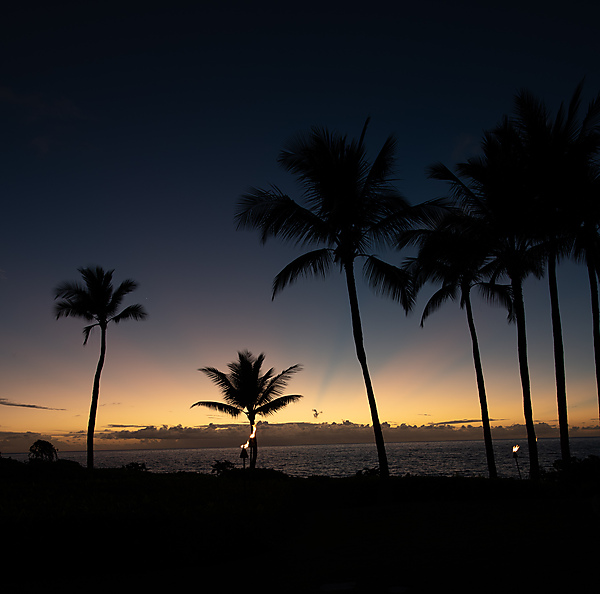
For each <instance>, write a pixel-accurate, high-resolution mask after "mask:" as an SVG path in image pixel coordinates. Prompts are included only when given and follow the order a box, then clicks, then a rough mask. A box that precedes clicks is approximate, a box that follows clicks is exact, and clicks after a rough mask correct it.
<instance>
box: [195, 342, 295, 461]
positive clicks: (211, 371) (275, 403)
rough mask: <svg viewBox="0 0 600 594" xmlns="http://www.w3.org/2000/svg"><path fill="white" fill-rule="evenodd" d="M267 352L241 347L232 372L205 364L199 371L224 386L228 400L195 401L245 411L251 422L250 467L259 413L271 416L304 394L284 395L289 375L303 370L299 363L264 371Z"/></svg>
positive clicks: (236, 412) (255, 448)
mask: <svg viewBox="0 0 600 594" xmlns="http://www.w3.org/2000/svg"><path fill="white" fill-rule="evenodd" d="M264 360H265V355H264V354H263V353H261V354H260V355H259V356H258V357H254V356H253V355H252V353H251V352H250V351H239V352H238V360H237V361H233V362H231V363H229V365H228V367H229V373H225V372H223V371H219V370H218V369H216V368H214V367H202V368H200V369H199V370H198V371H201V372H202V373H205V374H206V375H207V376H208V377H209V378H210V379H211V380H212V381H213V382H214V383H215V384H216V385H217V386H218V387H219V389H220V390H221V393H222V394H223V398H224V399H225V402H214V401H206V400H201V401H199V402H195V403H194V404H192V407H194V406H205V407H207V408H210V409H212V410H216V411H218V412H221V413H225V414H228V415H230V416H232V417H234V418H237V417H238V416H239V415H240V414H242V413H244V414H245V415H246V416H247V417H248V421H249V422H250V438H249V440H248V446H249V449H250V468H251V469H253V468H254V467H255V466H256V457H257V454H258V444H257V440H256V417H257V416H263V417H264V416H270V415H272V414H274V413H276V412H277V411H278V410H281V409H282V408H284V407H285V406H287V405H288V404H291V403H292V402H297V401H298V400H300V398H302V396H300V395H298V394H294V395H289V396H282V395H281V394H282V392H283V390H284V388H285V387H286V385H287V383H288V381H289V379H290V377H291V376H292V375H293V374H294V373H296V372H298V371H300V370H301V369H302V367H301V366H300V365H292V366H291V367H288V368H287V369H285V370H284V371H282V372H281V373H279V374H277V375H275V372H274V370H273V368H271V369H269V370H268V371H267V372H266V373H264V374H263V375H261V367H262V364H263V362H264Z"/></svg>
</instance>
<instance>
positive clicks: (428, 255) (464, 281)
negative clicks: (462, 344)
mask: <svg viewBox="0 0 600 594" xmlns="http://www.w3.org/2000/svg"><path fill="white" fill-rule="evenodd" d="M432 175H434V173H432ZM461 219H463V220H461ZM459 221H460V222H459ZM470 229H471V226H470V225H469V221H468V217H465V216H461V215H459V216H458V217H457V216H454V215H453V214H451V215H449V216H448V217H447V218H446V219H445V220H444V221H443V222H442V223H441V224H440V225H438V227H437V228H435V229H432V230H428V229H423V230H416V232H414V233H411V234H410V235H407V236H405V242H409V243H412V244H415V245H418V246H419V252H418V255H417V257H415V258H407V260H406V264H405V266H406V268H407V270H409V272H410V273H411V274H413V276H414V278H415V283H416V286H417V287H419V288H420V287H421V286H423V284H424V283H426V282H428V281H429V282H433V283H441V285H442V286H441V288H439V289H438V290H437V291H436V292H435V293H434V294H433V295H432V296H431V298H430V299H429V300H428V301H427V303H426V305H425V308H424V310H423V314H422V316H421V326H423V324H424V322H425V320H426V319H427V318H428V317H429V316H430V315H431V314H432V313H433V312H434V311H436V310H437V309H439V308H440V307H441V305H442V304H443V303H444V302H446V301H448V300H452V301H456V300H458V301H459V304H460V307H461V309H464V310H465V312H466V317H467V325H468V328H469V334H470V336H471V343H472V350H473V364H474V366H475V378H476V381H477V391H478V395H479V405H480V409H481V421H482V428H483V439H484V446H485V452H486V458H487V465H488V473H489V476H490V478H492V479H495V478H497V476H498V474H497V470H496V461H495V456H494V447H493V443H492V431H491V425H490V417H489V412H488V404H487V395H486V390H485V380H484V375H483V366H482V363H481V353H480V349H479V340H478V337H477V331H476V328H475V320H474V317H473V307H472V304H471V291H472V289H474V288H475V289H477V290H478V291H479V293H480V295H482V296H483V297H484V298H485V299H486V300H487V301H488V302H489V303H492V304H500V305H503V306H505V307H506V308H507V310H508V312H509V319H510V318H511V315H512V302H511V294H510V290H509V288H508V287H506V286H504V285H498V284H495V283H488V282H485V280H484V279H483V275H482V267H483V266H484V264H485V262H486V260H487V252H486V247H485V245H486V242H485V238H482V237H472V236H471V235H470V233H469V231H470Z"/></svg>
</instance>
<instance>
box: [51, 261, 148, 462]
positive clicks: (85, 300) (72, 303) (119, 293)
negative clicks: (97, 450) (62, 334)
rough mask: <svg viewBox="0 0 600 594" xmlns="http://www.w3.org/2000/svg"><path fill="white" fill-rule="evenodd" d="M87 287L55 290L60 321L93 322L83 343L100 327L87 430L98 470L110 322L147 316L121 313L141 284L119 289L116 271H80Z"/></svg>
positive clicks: (131, 309) (137, 309)
mask: <svg viewBox="0 0 600 594" xmlns="http://www.w3.org/2000/svg"><path fill="white" fill-rule="evenodd" d="M78 271H79V273H80V274H81V276H82V278H83V281H84V284H83V285H82V284H80V283H76V282H65V283H62V284H61V285H59V286H58V287H57V288H56V289H55V291H54V292H55V297H54V298H55V299H60V301H58V302H57V303H56V305H55V314H56V319H57V320H58V319H59V318H61V317H65V318H67V317H69V316H73V317H77V318H83V319H84V320H87V321H90V322H93V323H92V324H90V325H88V326H85V327H84V329H83V336H84V339H83V344H84V345H86V344H87V341H88V339H89V337H90V333H91V331H92V330H93V329H94V328H96V327H98V328H100V358H99V359H98V365H97V366H96V374H95V375H94V385H93V388H92V403H91V406H90V418H89V422H88V431H87V467H88V469H89V470H92V469H93V468H94V428H95V426H96V412H97V410H98V397H99V395H100V375H101V373H102V368H103V367H104V360H105V358H106V329H107V327H108V324H109V323H110V322H114V323H115V324H118V323H119V322H122V321H124V320H143V319H145V318H146V316H147V314H146V311H145V310H144V308H143V306H141V305H139V304H136V305H129V306H127V307H126V308H125V309H123V310H122V311H120V312H119V309H120V307H121V303H122V302H123V299H124V298H125V296H126V295H128V294H129V293H131V292H132V291H134V290H135V289H136V288H137V286H138V284H137V283H136V282H135V281H134V280H131V279H127V280H125V281H123V282H122V283H121V284H120V285H119V286H118V287H117V289H116V290H115V289H114V288H113V284H112V276H113V272H114V270H107V271H105V270H104V269H102V268H101V267H100V266H96V267H95V268H79V269H78Z"/></svg>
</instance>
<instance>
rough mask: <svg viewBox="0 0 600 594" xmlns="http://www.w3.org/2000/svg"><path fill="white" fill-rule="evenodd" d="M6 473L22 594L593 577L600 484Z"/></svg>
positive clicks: (510, 587) (1, 519)
mask: <svg viewBox="0 0 600 594" xmlns="http://www.w3.org/2000/svg"><path fill="white" fill-rule="evenodd" d="M18 464H20V463H18ZM8 466H9V465H6V467H5V468H0V470H2V472H0V481H1V489H0V490H1V493H0V528H1V529H2V540H3V544H4V552H3V565H4V567H5V568H8V571H9V572H10V573H11V575H13V577H15V579H17V580H18V584H19V585H20V586H21V589H23V590H24V591H31V590H33V589H34V586H36V584H37V587H39V586H40V585H44V586H50V585H52V584H54V585H56V586H61V587H62V588H64V589H67V588H68V587H69V585H79V586H82V585H85V586H86V587H87V586H89V585H90V584H97V585H98V586H99V587H102V586H105V587H112V588H114V587H115V586H117V585H118V586H119V590H120V591H123V590H126V589H128V588H135V589H136V590H137V589H144V588H150V589H151V590H152V591H155V590H156V589H160V588H175V587H178V588H179V587H183V585H184V584H187V583H188V580H190V579H191V580H192V582H193V585H194V588H195V589H199V590H201V591H202V590H203V589H206V591H211V592H212V591H220V592H229V591H231V592H243V591H247V590H251V591H253V590H254V589H257V590H258V591H260V592H326V591H348V592H409V593H415V594H417V593H421V592H441V591H444V590H447V589H449V590H457V591H460V592H471V591H472V592H518V591H521V590H520V588H521V587H523V588H524V589H523V591H532V590H529V589H527V588H529V587H532V586H533V591H534V592H542V591H543V592H552V591H558V590H554V589H553V588H554V587H555V586H556V585H557V584H558V583H559V582H560V581H561V580H571V581H572V582H573V583H574V584H576V585H577V588H578V591H582V588H583V586H584V585H585V583H586V582H587V580H589V581H590V583H595V578H596V575H595V574H596V555H597V552H596V551H597V545H596V544H594V545H590V544H589V536H590V535H592V534H596V535H597V533H598V528H600V489H599V487H600V481H599V480H598V477H597V476H593V477H591V478H590V477H586V478H585V479H583V478H582V479H580V480H549V479H546V480H543V481H541V482H540V483H538V484H535V483H531V482H530V481H526V480H523V481H519V480H512V479H501V480H498V481H490V480H489V479H484V478H481V479H471V478H458V477H457V478H426V477H403V478H400V477H398V478H392V479H390V480H389V481H388V482H387V483H383V484H382V482H381V481H380V480H379V479H378V478H376V477H354V478H344V479H331V478H323V477H313V478H291V477H286V476H285V475H282V474H281V473H276V472H269V471H262V472H256V473H255V474H254V475H251V474H249V473H243V472H241V471H238V472H234V473H228V474H224V475H222V476H220V477H217V476H213V475H202V474H195V473H175V474H154V473H150V472H132V471H127V470H125V469H112V470H96V471H94V473H87V472H86V471H85V470H84V469H82V468H80V467H76V466H73V465H62V468H61V465H60V464H57V463H52V464H48V465H44V466H39V467H38V468H35V469H34V468H27V467H28V466H30V465H27V464H23V465H21V466H20V467H19V468H18V469H17V467H16V465H10V466H11V468H10V469H8ZM26 468H27V469H26ZM82 572H83V573H82ZM592 580H593V581H592ZM215 588H216V590H215Z"/></svg>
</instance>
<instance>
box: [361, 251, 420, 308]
mask: <svg viewBox="0 0 600 594" xmlns="http://www.w3.org/2000/svg"><path fill="white" fill-rule="evenodd" d="M363 273H364V275H365V279H366V280H367V282H368V284H369V286H370V287H371V288H372V289H374V290H375V291H376V292H377V293H379V294H381V295H385V296H387V297H390V298H391V299H393V300H394V301H399V302H400V304H401V305H402V307H403V308H404V310H405V311H406V312H407V313H408V312H409V311H410V310H411V309H412V308H413V305H414V301H415V295H414V287H413V283H412V277H411V275H410V274H409V272H408V271H407V270H403V269H402V268H398V267H397V266H394V265H393V264H389V263H388V262H384V261H383V260H380V259H379V258H377V257H376V256H367V257H366V258H365V263H364V266H363Z"/></svg>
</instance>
